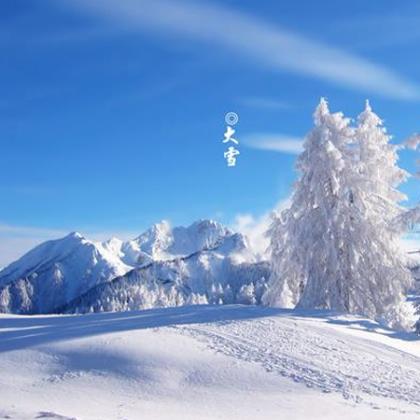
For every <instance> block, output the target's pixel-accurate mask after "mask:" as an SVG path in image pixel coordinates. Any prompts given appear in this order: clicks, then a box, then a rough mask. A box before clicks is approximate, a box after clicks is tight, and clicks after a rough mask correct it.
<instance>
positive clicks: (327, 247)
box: [263, 99, 352, 307]
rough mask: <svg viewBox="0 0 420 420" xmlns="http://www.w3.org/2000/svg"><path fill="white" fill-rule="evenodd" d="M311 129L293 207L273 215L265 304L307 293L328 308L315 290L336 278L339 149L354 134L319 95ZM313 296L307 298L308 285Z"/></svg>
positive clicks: (284, 303) (290, 301)
mask: <svg viewBox="0 0 420 420" xmlns="http://www.w3.org/2000/svg"><path fill="white" fill-rule="evenodd" d="M314 122H315V127H314V129H313V130H312V131H311V132H310V133H309V135H308V136H307V137H306V139H305V142H304V151H303V152H302V154H301V155H300V156H299V158H298V162H297V169H298V170H299V172H300V178H299V180H298V182H297V183H296V185H295V188H294V192H293V196H292V204H291V207H290V208H289V209H287V210H285V211H283V212H282V213H281V214H277V215H274V217H273V221H272V224H271V227H270V229H269V232H268V235H269V236H270V251H271V260H272V275H271V278H270V281H269V289H268V291H267V293H266V294H265V296H264V299H263V301H264V303H266V304H269V305H273V306H281V307H294V306H295V305H296V304H297V303H298V302H299V300H300V299H301V296H302V293H304V295H306V297H305V300H304V302H305V306H311V305H313V306H317V307H319V306H322V307H325V306H328V304H329V302H328V301H327V300H325V301H324V300H323V301H320V299H318V298H317V297H316V296H315V294H316V293H318V292H317V289H319V290H325V284H324V283H325V282H326V281H327V278H328V281H330V280H332V279H335V278H336V272H337V267H338V266H339V264H338V262H339V261H338V258H339V256H338V255H337V251H336V246H335V242H334V241H335V238H334V236H333V235H334V224H335V223H336V219H337V216H336V213H337V210H338V208H339V200H340V198H341V197H342V196H343V192H342V191H341V190H342V185H341V183H340V180H341V179H342V172H343V171H344V169H345V158H344V156H343V151H344V149H345V146H346V144H347V143H348V142H349V141H350V139H351V137H352V130H351V129H350V128H349V120H348V119H346V118H344V116H343V115H342V114H341V113H335V114H331V113H330V112H329V110H328V105H327V102H326V101H325V100H324V99H321V101H320V103H319V105H318V107H317V108H316V110H315V113H314ZM309 280H310V283H309V289H308V291H309V290H311V294H313V297H314V300H313V301H310V299H309V293H308V292H304V290H306V289H307V287H308V284H307V283H308V281H309Z"/></svg>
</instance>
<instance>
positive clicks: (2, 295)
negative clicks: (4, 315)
mask: <svg viewBox="0 0 420 420" xmlns="http://www.w3.org/2000/svg"><path fill="white" fill-rule="evenodd" d="M216 248H217V255H215V256H214V258H213V256H212V255H211V253H212V250H213V249H216ZM203 250H205V251H206V252H208V253H209V257H208V261H209V262H210V261H214V262H215V264H217V263H218V261H219V260H224V259H225V258H229V261H230V263H231V264H240V263H242V262H244V261H249V262H253V261H255V257H254V255H253V254H252V252H251V251H250V248H249V246H248V244H247V239H246V238H245V237H244V236H243V235H241V234H237V233H234V232H232V231H230V230H229V229H227V228H226V227H224V226H222V225H221V224H220V223H217V222H214V221H211V220H200V221H198V222H195V223H193V224H192V225H191V226H189V227H175V228H171V227H170V225H169V224H168V223H167V222H162V223H159V224H157V225H154V226H153V227H152V228H150V229H149V230H148V231H146V232H145V233H143V234H142V235H140V236H139V237H137V238H136V239H134V240H132V241H128V242H123V241H121V240H119V239H117V238H112V239H110V240H109V241H105V242H103V243H98V242H92V241H89V240H88V239H86V238H83V237H82V236H81V235H80V234H77V233H72V234H70V235H68V236H66V237H65V238H62V239H58V240H54V241H48V242H45V243H43V244H41V245H39V246H38V247H36V248H34V249H33V250H32V251H30V252H28V253H27V254H26V255H24V256H23V257H22V258H20V259H19V260H18V261H16V262H14V263H13V264H11V265H9V266H8V267H6V268H5V269H3V270H2V271H0V312H12V313H48V312H51V311H52V310H54V309H56V308H58V307H61V306H63V305H65V304H67V303H69V302H71V301H72V300H74V299H75V298H77V297H79V296H80V295H82V294H84V293H85V292H87V291H88V290H90V289H92V288H94V287H95V286H97V285H102V284H106V283H107V282H109V281H110V280H112V279H114V278H116V277H118V276H122V275H124V274H125V273H127V272H128V271H129V270H131V269H133V268H135V267H143V266H147V265H150V264H151V263H153V262H159V261H168V260H173V259H179V258H184V257H187V256H189V255H191V254H194V253H196V252H200V251H203ZM209 270H210V271H211V268H209ZM157 272H159V270H157V271H156V273H157ZM149 279H150V281H152V282H153V281H154V280H155V279H153V278H151V277H150V276H149ZM160 306H161V305H160Z"/></svg>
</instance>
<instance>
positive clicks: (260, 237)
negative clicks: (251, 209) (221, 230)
mask: <svg viewBox="0 0 420 420" xmlns="http://www.w3.org/2000/svg"><path fill="white" fill-rule="evenodd" d="M290 203H291V201H290V198H286V199H283V200H280V201H279V202H278V203H277V204H276V205H275V206H274V209H273V210H271V211H267V212H265V213H263V214H261V215H259V216H256V215H254V214H251V213H240V214H237V215H236V216H235V218H234V221H233V223H232V224H231V227H232V229H233V230H234V231H236V232H241V233H243V234H245V235H246V236H247V237H248V240H249V244H250V246H251V249H252V250H253V251H254V252H255V253H256V254H257V255H259V256H260V257H261V258H262V259H264V258H267V249H268V246H269V242H270V241H269V238H268V237H267V235H266V232H267V230H268V228H269V226H270V224H271V213H272V212H273V211H275V212H281V211H282V210H285V209H287V208H288V207H290Z"/></svg>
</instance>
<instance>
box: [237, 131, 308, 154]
mask: <svg viewBox="0 0 420 420" xmlns="http://www.w3.org/2000/svg"><path fill="white" fill-rule="evenodd" d="M241 143H242V144H244V145H245V146H248V147H251V148H253V149H259V150H268V151H271V152H281V153H288V154H292V155H298V154H299V153H301V152H302V150H303V141H302V139H301V138H299V137H290V136H285V135H282V134H268V133H259V134H249V135H244V136H243V137H242V139H241Z"/></svg>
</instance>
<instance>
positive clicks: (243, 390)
mask: <svg viewBox="0 0 420 420" xmlns="http://www.w3.org/2000/svg"><path fill="white" fill-rule="evenodd" d="M0 372H1V375H0V418H8V419H19V420H25V419H42V418H48V419H78V420H81V419H92V420H93V419H94V420H108V419H110V420H112V419H120V420H122V419H129V420H137V419H176V418H182V419H230V420H231V419H241V420H242V419H283V418H284V419H286V418H293V419H337V418H340V419H346V420H347V419H362V418H363V419H378V420H379V419H381V420H384V419H399V418H403V419H414V418H420V341H419V340H418V338H417V337H416V336H414V335H410V334H398V333H395V332H392V331H388V330H383V329H381V328H380V327H379V326H378V325H377V324H376V323H374V322H372V321H369V320H366V319H362V318H357V317H353V316H342V315H341V316H340V315H334V314H331V313H326V312H313V313H308V312H306V313H302V312H301V313H299V312H291V311H287V310H277V309H269V308H263V307H253V306H238V305H227V306H189V307H179V308H166V309H153V310H148V311H141V312H125V313H102V314H91V315H83V316H64V315H61V316H60V315H59V316H16V315H1V316H0Z"/></svg>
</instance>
